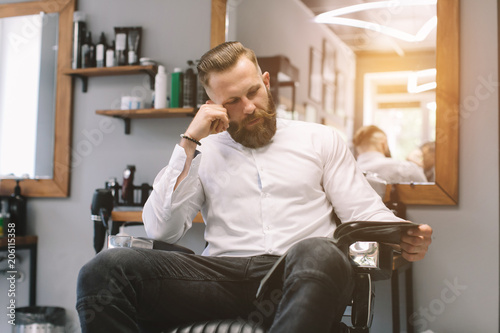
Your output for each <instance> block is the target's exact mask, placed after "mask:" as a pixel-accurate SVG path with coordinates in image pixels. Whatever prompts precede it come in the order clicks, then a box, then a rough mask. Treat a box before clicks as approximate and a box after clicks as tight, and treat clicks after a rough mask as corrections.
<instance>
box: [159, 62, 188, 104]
mask: <svg viewBox="0 0 500 333" xmlns="http://www.w3.org/2000/svg"><path fill="white" fill-rule="evenodd" d="M182 82H183V73H182V69H180V68H175V69H174V72H173V73H172V75H171V83H170V84H171V86H170V107H171V108H182V102H183V99H182V97H183V94H182V88H183V86H182V85H183V84H182ZM155 100H156V98H155Z"/></svg>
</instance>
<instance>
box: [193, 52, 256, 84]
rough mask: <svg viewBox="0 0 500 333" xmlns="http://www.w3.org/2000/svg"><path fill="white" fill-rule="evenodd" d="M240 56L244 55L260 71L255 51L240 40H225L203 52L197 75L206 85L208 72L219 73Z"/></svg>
mask: <svg viewBox="0 0 500 333" xmlns="http://www.w3.org/2000/svg"><path fill="white" fill-rule="evenodd" d="M241 56H246V57H247V58H248V59H249V60H250V61H252V62H253V63H254V64H255V67H256V68H257V69H258V70H259V71H260V68H259V65H258V63H257V57H256V56H255V53H254V52H253V51H252V50H251V49H249V48H246V47H244V46H243V44H241V43H240V42H225V43H222V44H220V45H218V46H216V47H214V48H213V49H211V50H210V51H208V52H207V53H205V54H204V55H203V56H202V57H201V60H200V62H199V63H198V66H197V68H198V77H199V79H200V81H201V83H202V84H203V86H204V87H205V88H206V87H208V81H209V79H210V73H213V72H216V73H220V72H223V71H226V70H228V69H231V68H232V67H233V66H235V65H236V63H237V62H238V60H239V59H240V57H241Z"/></svg>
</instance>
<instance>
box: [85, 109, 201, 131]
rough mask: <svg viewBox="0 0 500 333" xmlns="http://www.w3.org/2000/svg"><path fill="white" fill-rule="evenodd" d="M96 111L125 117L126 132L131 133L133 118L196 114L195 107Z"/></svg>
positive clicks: (192, 115)
mask: <svg viewBox="0 0 500 333" xmlns="http://www.w3.org/2000/svg"><path fill="white" fill-rule="evenodd" d="M95 113H96V114H99V115H102V116H108V117H114V118H120V119H123V120H124V121H125V134H130V120H131V119H152V118H179V117H194V115H195V114H196V112H195V109H194V108H167V109H134V110H97V111H96V112H95Z"/></svg>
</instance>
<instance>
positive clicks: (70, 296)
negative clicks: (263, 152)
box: [0, 0, 210, 332]
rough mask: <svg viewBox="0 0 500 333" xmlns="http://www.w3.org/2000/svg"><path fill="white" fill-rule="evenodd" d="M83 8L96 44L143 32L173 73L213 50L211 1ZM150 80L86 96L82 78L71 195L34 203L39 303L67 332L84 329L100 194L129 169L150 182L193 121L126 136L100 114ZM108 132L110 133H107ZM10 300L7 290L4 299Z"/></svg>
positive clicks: (106, 82)
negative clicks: (84, 277)
mask: <svg viewBox="0 0 500 333" xmlns="http://www.w3.org/2000/svg"><path fill="white" fill-rule="evenodd" d="M7 2H10V1H9V0H0V3H7ZM78 10H81V11H83V12H85V13H87V26H88V28H89V29H90V30H91V31H92V36H93V40H94V42H97V41H98V37H99V35H100V33H101V31H104V32H105V33H106V37H107V38H108V41H109V42H110V41H111V40H112V39H114V37H113V36H114V30H113V29H114V27H115V26H142V27H143V41H142V55H143V56H147V57H150V58H153V59H156V60H157V61H159V62H160V63H162V64H164V65H165V66H166V68H167V70H168V71H172V70H173V68H174V67H186V66H187V63H186V61H187V60H188V59H198V58H199V57H200V56H201V55H202V54H203V53H204V52H205V51H206V50H208V48H209V46H210V43H209V39H210V1H208V0H169V1H162V0H145V1H134V0H112V1H106V2H103V1H100V0H80V1H78ZM145 79H146V76H145V75H137V76H121V77H96V78H91V79H89V87H88V92H87V93H82V84H81V81H80V80H75V81H74V82H75V84H74V103H73V104H74V109H73V115H74V118H73V147H72V154H73V168H72V170H71V172H72V174H71V189H70V197H69V198H65V199H41V198H36V199H29V201H28V218H29V221H28V231H29V232H30V233H33V234H37V235H38V237H39V244H38V246H39V247H38V249H39V252H38V281H37V282H38V283H37V286H38V290H37V303H38V305H52V306H62V307H64V308H65V309H66V311H67V314H68V320H69V323H68V328H69V330H68V331H69V332H79V331H80V329H79V323H78V319H77V315H76V310H75V303H76V279H77V274H78V271H79V269H80V267H81V266H82V265H83V264H84V263H86V262H87V261H88V260H89V259H91V258H92V257H93V256H94V250H93V243H92V240H93V223H92V222H91V221H90V203H91V199H92V193H93V191H94V189H96V188H100V187H103V186H104V182H105V181H106V180H107V179H108V178H109V177H117V178H118V180H119V181H120V182H121V175H122V171H123V170H124V169H125V167H126V165H127V164H135V165H136V167H137V172H136V177H135V178H136V180H135V184H141V183H143V182H147V183H152V182H153V179H154V177H155V175H156V173H157V172H158V171H159V170H160V169H161V168H162V167H163V166H164V165H165V164H166V163H167V162H168V159H169V157H170V154H171V151H172V149H173V145H174V143H175V142H177V141H178V139H179V134H180V133H183V131H184V130H185V128H186V127H187V125H188V124H189V121H190V119H189V118H183V119H145V120H136V121H133V122H132V133H131V134H130V135H125V134H124V124H123V121H121V120H118V119H113V118H108V117H103V116H100V115H96V114H95V110H98V109H109V108H116V103H117V101H119V99H120V97H121V95H125V94H136V95H140V94H143V93H146V91H147V90H148V89H149V82H148V81H147V80H146V81H145ZM106 127H109V129H110V130H103V129H106ZM197 228H198V229H199V226H197ZM4 295H6V293H5V294H4V292H3V291H1V296H0V298H1V297H4ZM20 305H21V304H20ZM24 305H26V304H24ZM1 313H2V316H1V318H2V319H0V320H1V321H2V324H3V322H4V319H3V318H4V317H5V316H4V315H3V313H4V312H3V311H1ZM0 327H3V326H0ZM0 331H3V330H2V328H0ZM4 332H7V331H4Z"/></svg>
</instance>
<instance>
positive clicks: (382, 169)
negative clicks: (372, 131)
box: [358, 151, 427, 184]
mask: <svg viewBox="0 0 500 333" xmlns="http://www.w3.org/2000/svg"><path fill="white" fill-rule="evenodd" d="M358 166H359V168H360V169H361V170H363V171H369V172H373V173H376V174H377V175H378V176H379V177H380V178H382V179H383V180H385V181H386V182H387V183H388V184H399V183H411V182H414V183H421V182H427V177H425V174H424V170H423V169H422V168H421V167H419V166H418V165H416V164H415V163H413V162H410V161H398V160H395V159H393V158H390V157H385V155H384V154H382V153H379V152H376V151H369V152H366V153H362V154H359V156H358Z"/></svg>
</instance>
